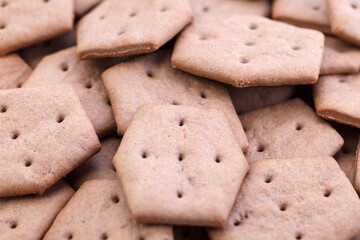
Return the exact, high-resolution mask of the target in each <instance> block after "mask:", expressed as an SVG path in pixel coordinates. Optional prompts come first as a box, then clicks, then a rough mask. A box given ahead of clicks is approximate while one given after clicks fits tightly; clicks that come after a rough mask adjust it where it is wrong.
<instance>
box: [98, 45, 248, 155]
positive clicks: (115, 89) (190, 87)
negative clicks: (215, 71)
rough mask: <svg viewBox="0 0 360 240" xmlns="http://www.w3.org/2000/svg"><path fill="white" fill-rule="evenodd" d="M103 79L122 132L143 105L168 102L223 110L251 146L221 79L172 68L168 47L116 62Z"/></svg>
mask: <svg viewBox="0 0 360 240" xmlns="http://www.w3.org/2000/svg"><path fill="white" fill-rule="evenodd" d="M103 80H104V85H105V88H106V90H107V92H108V94H109V97H110V99H111V103H112V107H113V111H114V115H115V120H116V123H117V128H118V133H119V135H123V134H124V132H125V130H126V128H127V127H128V125H129V124H130V121H131V118H132V116H133V114H134V113H135V112H136V110H137V108H138V107H140V106H141V105H144V104H149V103H155V104H166V103H169V104H174V105H191V106H197V107H202V108H217V109H221V110H223V111H224V112H225V113H226V114H227V116H228V118H229V120H230V122H231V127H232V129H233V131H234V134H235V136H236V138H237V139H238V142H239V144H240V146H241V148H242V149H246V148H247V146H248V141H247V139H246V136H245V133H244V130H243V128H242V125H241V122H240V121H239V119H238V117H237V115H236V112H235V109H234V106H233V104H232V102H231V99H230V96H229V93H228V91H227V90H226V89H225V88H224V87H223V86H221V85H220V84H219V83H216V82H213V81H210V80H207V79H202V78H198V77H195V76H192V75H189V74H186V73H183V72H181V71H177V70H175V69H173V68H172V67H171V63H170V52H168V51H166V50H164V51H159V52H157V53H153V54H151V55H146V56H143V57H138V58H136V59H134V60H132V61H130V62H125V63H121V64H119V65H116V66H114V67H112V68H110V69H108V70H106V71H105V72H104V73H103Z"/></svg>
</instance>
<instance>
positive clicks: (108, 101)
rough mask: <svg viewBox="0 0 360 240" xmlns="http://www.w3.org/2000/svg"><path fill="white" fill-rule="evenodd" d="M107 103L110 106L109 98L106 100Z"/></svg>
mask: <svg viewBox="0 0 360 240" xmlns="http://www.w3.org/2000/svg"><path fill="white" fill-rule="evenodd" d="M107 105H109V106H110V107H111V102H110V99H108V100H107Z"/></svg>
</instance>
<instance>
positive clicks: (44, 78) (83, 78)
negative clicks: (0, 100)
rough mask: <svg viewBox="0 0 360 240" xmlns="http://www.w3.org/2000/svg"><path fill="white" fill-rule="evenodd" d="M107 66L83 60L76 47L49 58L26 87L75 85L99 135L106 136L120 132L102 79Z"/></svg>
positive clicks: (42, 63) (30, 78)
mask: <svg viewBox="0 0 360 240" xmlns="http://www.w3.org/2000/svg"><path fill="white" fill-rule="evenodd" d="M106 67H107V65H106V64H105V61H104V60H102V61H100V60H89V61H81V60H79V59H78V58H77V56H76V48H75V47H72V48H68V49H65V50H62V51H59V52H56V53H54V54H52V55H49V56H47V57H45V58H44V59H43V60H42V61H41V62H40V63H39V65H38V66H37V67H36V69H35V70H34V71H33V73H32V74H31V76H30V77H29V79H28V80H27V81H26V83H25V84H24V87H40V86H50V85H53V84H64V83H69V84H71V85H73V86H74V87H75V89H76V91H77V93H78V94H79V97H80V100H81V103H82V105H83V106H84V109H85V111H86V113H87V115H88V117H89V119H90V121H91V123H92V124H93V126H94V128H95V131H96V133H97V134H98V136H99V137H104V136H108V135H109V134H112V133H114V132H115V131H116V125H115V120H114V116H113V113H112V109H111V106H110V102H109V98H108V96H107V94H106V91H105V87H104V84H103V82H102V80H101V74H102V72H103V71H104V70H105V69H106Z"/></svg>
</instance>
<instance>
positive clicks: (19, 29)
mask: <svg viewBox="0 0 360 240" xmlns="http://www.w3.org/2000/svg"><path fill="white" fill-rule="evenodd" d="M0 11H1V14H0V55H5V54H6V53H9V52H12V51H15V50H18V49H20V48H24V47H27V46H30V45H32V44H35V43H39V42H42V41H45V40H48V39H51V38H54V37H57V36H60V35H62V34H64V33H67V32H69V31H71V29H72V27H73V20H74V12H73V11H74V2H73V0H51V1H49V0H36V1H34V0H32V1H29V0H12V1H2V2H1V6H0Z"/></svg>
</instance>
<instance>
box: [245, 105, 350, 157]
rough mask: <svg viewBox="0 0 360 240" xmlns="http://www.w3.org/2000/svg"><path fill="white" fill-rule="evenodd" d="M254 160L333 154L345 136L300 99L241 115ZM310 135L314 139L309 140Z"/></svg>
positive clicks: (250, 153)
mask: <svg viewBox="0 0 360 240" xmlns="http://www.w3.org/2000/svg"><path fill="white" fill-rule="evenodd" d="M240 119H241V121H242V123H243V124H244V129H245V130H246V135H247V137H248V139H249V144H250V145H249V148H248V150H247V152H246V153H245V156H246V159H247V160H248V161H249V162H250V163H251V162H254V161H257V160H263V159H269V158H295V157H316V156H333V155H335V153H336V152H337V151H338V150H340V148H341V147H342V145H343V144H344V140H343V139H342V137H341V136H340V135H339V134H338V133H337V132H336V131H335V130H334V129H333V128H332V127H331V126H330V124H328V123H327V122H325V121H324V120H322V119H321V118H319V117H318V116H317V115H316V113H315V112H314V111H313V110H312V109H311V107H310V106H308V105H307V104H305V103H304V102H303V101H302V100H300V99H292V100H290V101H287V102H285V103H280V104H277V105H274V106H270V107H266V108H263V109H259V110H255V111H252V112H249V113H245V114H242V115H240ZM310 139H311V140H310Z"/></svg>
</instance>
